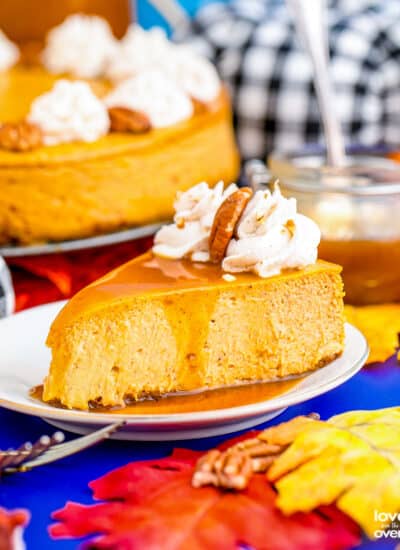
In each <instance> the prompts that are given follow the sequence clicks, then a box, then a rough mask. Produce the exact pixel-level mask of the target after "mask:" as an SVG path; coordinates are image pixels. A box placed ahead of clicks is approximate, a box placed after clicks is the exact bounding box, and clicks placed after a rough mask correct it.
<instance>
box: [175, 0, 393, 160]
mask: <svg viewBox="0 0 400 550" xmlns="http://www.w3.org/2000/svg"><path fill="white" fill-rule="evenodd" d="M328 22H329V34H330V36H329V40H330V44H329V46H330V54H331V71H332V78H333V82H334V85H335V91H336V97H337V101H336V108H337V112H338V115H339V117H340V120H341V121H342V123H343V131H344V134H345V137H346V141H347V142H349V143H350V142H351V143H357V144H363V145H375V144H377V143H386V144H395V145H400V0H330V1H329V11H328ZM180 38H182V37H180ZM185 40H186V41H188V42H190V43H192V44H193V45H194V46H195V47H196V48H197V49H198V50H199V51H200V52H201V53H203V54H205V55H207V56H208V57H210V58H211V59H213V60H214V61H215V63H216V65H217V67H218V69H219V72H220V74H221V75H222V77H223V78H224V79H225V80H226V81H227V83H228V85H229V86H230V88H231V91H232V97H233V101H234V109H235V123H236V127H237V132H238V139H239V144H240V147H241V150H242V153H243V155H244V157H253V156H256V157H263V156H265V155H266V154H267V153H268V152H270V151H271V150H272V149H279V150H281V151H286V150H291V149H296V148H299V147H301V146H303V145H304V144H305V143H306V142H319V141H322V136H321V125H320V117H319V111H318V107H317V103H316V98H315V93H314V89H313V85H312V69H311V65H310V63H309V61H308V59H307V58H306V56H305V54H304V53H303V51H302V49H301V47H300V45H299V42H298V39H297V37H296V34H295V30H294V26H293V22H292V20H291V15H290V13H289V10H288V8H287V6H286V4H285V2H284V0H232V1H230V2H228V3H211V4H208V5H206V6H205V7H204V8H202V9H201V10H200V11H199V12H198V14H197V15H196V17H195V18H194V20H193V23H192V27H191V29H190V33H189V35H188V36H186V38H185Z"/></svg>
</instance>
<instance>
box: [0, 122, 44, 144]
mask: <svg viewBox="0 0 400 550" xmlns="http://www.w3.org/2000/svg"><path fill="white" fill-rule="evenodd" d="M41 145H43V134H42V131H41V129H40V128H39V127H38V126H36V124H31V123H30V122H27V121H26V120H22V121H20V122H8V123H5V124H2V125H1V126H0V148H1V149H6V150H7V151H20V152H24V151H31V150H32V149H37V148H38V147H40V146H41Z"/></svg>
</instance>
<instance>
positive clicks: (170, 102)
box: [104, 69, 193, 128]
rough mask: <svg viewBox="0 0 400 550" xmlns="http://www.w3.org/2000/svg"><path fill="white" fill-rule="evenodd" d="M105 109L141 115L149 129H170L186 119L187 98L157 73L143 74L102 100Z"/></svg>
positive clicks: (189, 105)
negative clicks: (126, 110)
mask: <svg viewBox="0 0 400 550" xmlns="http://www.w3.org/2000/svg"><path fill="white" fill-rule="evenodd" d="M104 103H105V105H106V106H107V107H108V108H109V109H110V108H112V107H124V108H126V109H130V110H132V111H138V112H141V113H144V114H145V115H146V116H147V117H148V118H149V120H150V123H151V126H152V127H153V128H164V127H167V126H172V125H174V124H177V123H178V122H182V121H183V120H186V119H188V118H190V117H191V116H192V114H193V104H192V102H191V101H190V98H189V97H188V96H187V95H186V94H185V93H184V92H183V91H182V90H181V89H180V88H179V87H178V86H177V85H176V84H175V82H174V81H173V80H171V79H170V78H168V77H167V76H166V75H165V74H164V73H163V72H162V71H160V70H158V69H157V70H156V69H154V70H151V71H146V72H143V73H141V74H139V75H138V76H135V77H133V78H130V79H128V80H125V81H124V82H121V84H119V85H118V86H117V87H116V88H115V89H114V90H113V91H112V92H111V93H110V94H108V96H106V97H105V99H104Z"/></svg>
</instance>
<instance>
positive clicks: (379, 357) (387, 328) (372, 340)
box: [345, 304, 400, 363]
mask: <svg viewBox="0 0 400 550" xmlns="http://www.w3.org/2000/svg"><path fill="white" fill-rule="evenodd" d="M345 315H346V320H347V321H348V322H349V323H352V324H353V325H355V326H356V327H357V328H358V329H359V330H361V332H362V333H363V334H364V335H365V337H366V338H367V341H368V344H369V347H370V349H371V352H370V355H369V358H368V363H375V362H383V361H386V359H388V358H389V357H391V356H392V355H393V354H394V353H395V352H396V350H398V347H399V334H400V304H380V305H372V306H361V307H355V306H350V305H346V306H345ZM398 358H399V360H400V353H399V355H398Z"/></svg>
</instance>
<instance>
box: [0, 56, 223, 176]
mask: <svg viewBox="0 0 400 550" xmlns="http://www.w3.org/2000/svg"><path fill="white" fill-rule="evenodd" d="M58 79H59V75H58V76H55V75H52V74H50V73H49V72H47V71H46V70H45V69H43V68H42V67H40V66H32V67H25V66H22V65H21V66H16V67H14V68H12V69H10V70H9V71H5V72H2V73H1V72H0V121H2V122H16V121H18V120H21V119H22V118H24V117H25V116H26V115H27V114H28V112H29V109H30V105H31V103H32V101H33V100H34V99H35V98H36V97H38V96H39V95H41V94H43V93H44V92H47V91H49V90H50V89H51V88H52V86H53V85H54V83H55V82H56V81H57V80H58ZM91 86H92V88H93V90H94V91H95V93H96V95H99V96H102V95H104V94H105V93H106V92H107V91H108V90H109V84H107V82H106V81H102V80H97V81H92V82H91ZM228 112H229V98H228V93H227V91H226V89H224V88H221V92H220V94H219V96H218V97H217V99H216V100H214V101H213V102H212V103H211V104H209V105H208V106H207V108H205V109H204V110H200V111H198V112H195V113H194V115H193V116H192V117H191V118H189V119H187V120H184V121H183V122H180V123H178V124H175V125H173V126H170V127H167V128H156V129H154V130H151V131H149V132H147V133H144V134H138V135H134V134H130V133H109V134H107V135H106V136H104V137H101V138H100V139H98V140H96V141H94V142H92V143H86V142H83V141H79V142H74V143H62V144H58V145H53V146H50V147H49V146H43V147H40V148H38V149H35V150H33V151H27V152H12V151H7V150H4V149H0V168H3V167H18V166H38V165H49V164H58V163H64V162H81V161H82V160H89V159H92V158H98V157H110V156H114V155H119V154H123V153H125V152H132V151H138V152H139V151H141V150H143V149H148V148H153V147H160V146H161V145H162V144H163V143H165V142H169V143H170V142H171V141H173V140H176V139H179V138H181V137H182V136H183V135H190V133H192V132H193V131H195V130H196V129H199V128H201V127H202V126H203V125H207V124H208V123H209V122H210V121H212V120H214V119H218V117H220V116H221V117H225V116H227V113H228Z"/></svg>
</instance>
